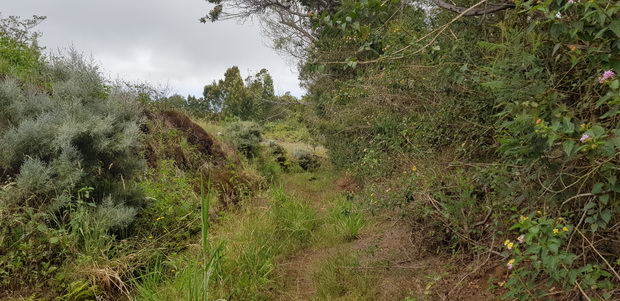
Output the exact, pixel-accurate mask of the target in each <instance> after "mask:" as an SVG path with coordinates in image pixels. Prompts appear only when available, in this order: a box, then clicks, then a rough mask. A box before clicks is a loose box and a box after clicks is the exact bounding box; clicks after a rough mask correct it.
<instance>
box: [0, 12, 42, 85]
mask: <svg viewBox="0 0 620 301" xmlns="http://www.w3.org/2000/svg"><path fill="white" fill-rule="evenodd" d="M43 20H45V17H40V16H34V17H33V18H32V19H26V20H21V18H19V17H15V16H9V17H8V18H1V15H0V75H8V74H11V75H12V76H14V77H17V78H19V79H21V80H27V81H34V80H35V79H36V78H37V76H38V73H39V71H40V68H41V67H42V61H41V50H42V48H41V47H39V46H38V44H37V38H38V37H39V35H40V33H38V32H31V29H32V28H33V27H35V26H36V25H38V24H39V23H40V22H42V21H43Z"/></svg>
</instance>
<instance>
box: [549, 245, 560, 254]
mask: <svg viewBox="0 0 620 301" xmlns="http://www.w3.org/2000/svg"><path fill="white" fill-rule="evenodd" d="M548 247H549V251H551V252H552V253H553V254H558V250H559V246H558V245H556V244H549V246H548Z"/></svg>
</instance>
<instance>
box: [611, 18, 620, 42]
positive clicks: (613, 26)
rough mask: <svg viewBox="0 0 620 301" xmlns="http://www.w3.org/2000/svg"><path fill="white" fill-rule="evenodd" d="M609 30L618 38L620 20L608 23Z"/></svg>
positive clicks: (619, 34)
mask: <svg viewBox="0 0 620 301" xmlns="http://www.w3.org/2000/svg"><path fill="white" fill-rule="evenodd" d="M609 29H610V30H611V31H613V32H614V33H615V34H616V36H617V37H619V38H620V20H613V21H611V23H609Z"/></svg>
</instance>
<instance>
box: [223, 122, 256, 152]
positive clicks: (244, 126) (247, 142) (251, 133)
mask: <svg viewBox="0 0 620 301" xmlns="http://www.w3.org/2000/svg"><path fill="white" fill-rule="evenodd" d="M227 135H228V136H229V137H230V139H231V140H232V142H233V144H234V145H235V147H236V148H237V150H239V152H241V153H242V154H244V155H245V156H246V157H247V158H248V159H252V158H254V157H256V156H258V155H259V152H260V143H261V142H262V140H263V138H262V129H261V128H260V126H259V125H258V124H257V123H254V122H250V121H239V122H234V123H231V124H230V125H229V126H228V128H227Z"/></svg>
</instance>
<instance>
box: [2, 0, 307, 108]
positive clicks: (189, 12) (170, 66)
mask: <svg viewBox="0 0 620 301" xmlns="http://www.w3.org/2000/svg"><path fill="white" fill-rule="evenodd" d="M0 3H2V6H1V7H0V12H1V13H2V16H3V17H8V16H11V15H15V16H21V17H22V18H31V17H32V15H39V16H47V20H45V21H43V23H41V24H40V25H39V26H37V27H36V29H37V30H38V31H40V32H42V33H43V36H42V37H41V38H40V39H39V44H40V45H41V46H45V47H47V49H46V50H47V51H52V50H54V51H55V50H57V49H67V48H69V47H73V48H75V49H76V50H78V51H79V52H82V53H84V54H85V55H87V56H90V55H92V57H93V58H94V59H95V61H97V62H99V63H100V67H101V68H102V71H103V72H104V73H105V74H106V75H108V76H110V77H111V78H116V77H120V78H123V79H126V80H130V81H138V82H149V83H151V84H153V85H155V86H162V85H166V84H167V85H169V86H170V87H171V88H172V90H173V92H177V93H179V94H181V95H183V96H187V95H188V94H191V95H195V96H200V95H202V89H203V87H204V86H205V84H209V83H211V82H212V81H213V80H217V79H220V78H223V76H224V72H225V71H226V69H227V68H229V67H231V66H238V67H239V70H241V74H242V76H243V77H244V78H245V77H246V76H248V75H250V74H255V73H257V72H258V71H260V69H262V68H267V69H268V70H269V73H270V74H271V75H272V77H273V79H274V86H275V90H276V93H278V94H284V93H285V92H287V91H290V92H291V94H293V95H295V96H301V95H302V94H303V93H304V92H303V90H302V89H301V88H300V87H299V84H298V80H297V74H296V73H295V67H294V66H288V65H287V63H286V62H285V60H284V59H283V58H281V57H280V56H278V54H276V52H275V51H274V50H273V49H271V48H269V47H267V46H265V45H264V44H267V43H266V42H267V41H264V42H263V37H261V35H260V31H259V24H258V22H257V21H256V22H255V23H254V24H251V22H246V23H245V24H243V25H240V24H237V23H236V22H234V21H225V22H216V23H208V24H202V23H200V22H199V21H198V19H199V18H200V17H203V16H204V15H205V14H207V13H208V11H209V9H210V8H211V6H210V4H208V3H207V2H206V1H204V0H93V1H89V0H0Z"/></svg>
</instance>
